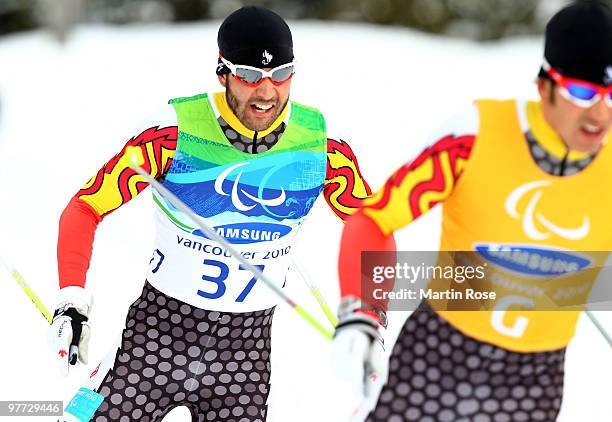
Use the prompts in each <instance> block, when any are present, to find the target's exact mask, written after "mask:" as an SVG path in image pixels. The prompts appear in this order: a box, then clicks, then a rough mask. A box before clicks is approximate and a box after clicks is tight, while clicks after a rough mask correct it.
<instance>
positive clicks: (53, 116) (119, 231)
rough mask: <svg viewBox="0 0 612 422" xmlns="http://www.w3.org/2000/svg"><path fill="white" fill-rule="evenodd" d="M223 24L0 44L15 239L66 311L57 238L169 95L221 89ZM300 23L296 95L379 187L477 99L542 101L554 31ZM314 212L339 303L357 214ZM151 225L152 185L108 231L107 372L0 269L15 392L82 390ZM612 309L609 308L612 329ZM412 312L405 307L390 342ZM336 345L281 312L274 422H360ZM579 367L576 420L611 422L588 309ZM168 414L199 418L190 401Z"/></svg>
mask: <svg viewBox="0 0 612 422" xmlns="http://www.w3.org/2000/svg"><path fill="white" fill-rule="evenodd" d="M218 24H219V22H210V23H198V24H190V25H181V26H176V25H175V26H146V27H124V28H110V27H94V26H86V27H81V28H78V29H77V31H76V32H74V33H73V35H72V37H71V38H70V39H69V40H68V42H67V43H66V44H65V45H63V46H62V45H58V44H56V43H55V42H54V41H53V40H52V39H51V37H50V36H48V35H47V34H45V33H41V32H32V33H27V34H20V35H15V36H10V37H4V38H2V39H0V98H1V102H2V105H1V112H0V193H1V196H0V198H1V199H0V201H1V204H2V206H1V207H0V249H1V250H3V251H4V253H5V254H6V256H7V257H9V259H10V260H12V261H13V263H14V264H15V266H16V267H17V268H18V269H19V270H20V271H21V272H22V274H23V275H24V276H25V278H26V279H27V280H28V281H29V283H30V284H31V286H32V287H33V288H34V290H35V291H36V292H37V293H38V294H39V295H40V296H41V298H42V299H43V301H44V302H45V303H46V304H47V305H48V306H49V307H51V306H52V305H53V302H54V294H55V290H56V288H57V287H56V286H57V271H56V264H55V242H56V237H57V222H58V218H59V215H60V213H61V211H62V210H63V207H64V206H65V204H66V203H67V201H68V199H69V198H70V196H71V195H73V194H74V193H75V192H76V190H77V189H78V188H79V187H80V186H81V185H82V184H83V183H84V182H85V181H87V179H88V178H89V177H90V176H91V175H92V174H93V173H94V172H95V171H96V170H97V169H98V167H99V166H100V165H101V164H102V163H103V162H104V161H106V160H107V159H108V158H109V157H111V156H112V155H113V154H114V153H115V152H117V151H118V150H119V149H120V147H121V146H122V145H123V144H124V142H125V141H126V137H127V136H130V135H131V134H132V133H131V128H132V127H133V126H134V124H135V123H137V122H138V121H139V120H141V119H142V118H143V117H144V116H146V115H147V114H149V113H150V112H152V111H154V110H155V109H157V108H158V107H159V106H160V105H161V104H163V103H165V102H166V101H167V99H168V98H171V97H176V96H183V95H191V94H194V93H197V92H203V91H211V90H216V89H218V82H217V80H216V77H215V75H214V68H215V64H216V57H217V56H216V55H217V49H216V31H217V28H218ZM291 26H292V28H293V32H294V40H295V53H296V57H297V59H298V61H299V67H298V72H297V73H296V76H295V78H294V79H293V90H292V97H293V98H294V99H296V100H299V101H300V102H302V103H305V104H312V105H317V106H318V107H319V108H321V109H322V110H324V111H325V112H326V114H327V116H328V117H327V118H328V123H329V126H330V130H331V131H333V133H339V134H341V135H342V136H343V137H344V138H345V139H349V140H350V142H351V145H352V146H353V149H354V150H355V151H356V153H357V154H358V156H359V157H360V162H361V168H362V171H363V173H364V175H366V177H367V179H368V180H369V182H370V184H371V185H372V186H373V187H374V188H377V187H379V186H380V185H381V184H382V183H383V181H384V179H385V177H386V176H387V175H388V174H389V173H390V172H391V171H393V170H394V169H395V168H396V167H397V166H399V165H401V164H402V163H403V162H405V161H406V160H408V159H410V158H411V157H413V156H414V155H415V154H416V153H417V152H418V151H419V150H420V149H421V148H422V146H423V143H424V140H425V138H426V135H427V134H428V133H429V132H430V131H432V130H435V128H436V124H438V123H439V122H440V121H441V120H443V119H444V118H445V117H446V116H448V115H449V114H451V113H453V112H454V111H456V110H457V109H459V108H461V107H462V106H464V105H466V104H468V103H469V101H470V100H471V99H473V98H478V97H534V96H535V95H536V90H535V85H534V83H533V80H534V77H535V75H536V73H537V69H538V66H539V63H540V59H541V54H542V40H541V39H539V38H528V39H517V40H512V41H505V42H502V43H494V44H485V45H477V44H474V43H472V42H467V41H458V40H452V39H448V38H442V37H432V36H428V35H423V34H420V33H415V32H413V31H409V30H406V29H400V28H380V27H375V26H368V25H340V24H332V23H327V24H323V23H318V22H317V23H315V22H299V23H297V22H296V23H293V24H292V25H291ZM334 128H337V129H334ZM439 211H440V210H439V208H438V209H436V210H434V211H433V212H431V213H430V214H429V215H427V216H425V217H423V218H422V219H421V220H419V221H418V222H417V223H415V224H414V225H412V226H411V227H409V228H407V229H405V230H403V231H402V232H401V233H400V234H399V236H398V238H399V245H400V247H401V248H404V249H415V250H419V249H420V250H429V249H431V250H435V249H436V248H437V245H438V237H439V228H438V225H439V220H440V212H439ZM313 214H314V215H313V216H312V218H311V220H310V221H309V222H308V223H307V224H306V227H305V228H304V229H303V231H302V239H301V242H300V243H299V245H298V247H297V254H298V256H299V259H300V260H301V261H302V262H303V263H304V264H305V265H307V266H308V268H309V272H310V273H311V274H313V275H314V276H315V277H316V279H315V280H314V281H315V282H316V283H317V284H319V286H320V287H321V288H322V290H323V292H324V294H325V295H326V297H327V298H328V300H329V302H330V303H331V305H332V307H333V308H335V307H336V305H337V302H338V287H337V281H336V271H335V260H336V255H337V240H338V236H339V235H340V230H341V224H340V223H339V221H337V219H336V218H335V217H334V216H333V215H332V214H331V213H330V212H329V211H328V210H327V209H326V206H325V203H324V201H322V200H321V201H320V202H318V204H317V206H316V207H315V209H314V212H313ZM152 227H153V224H152V201H151V198H150V194H149V193H148V192H147V193H145V194H142V195H141V196H140V197H139V198H137V199H136V200H134V201H132V203H130V204H129V205H127V206H125V207H123V208H122V209H121V210H120V211H119V212H117V213H115V214H113V215H111V216H109V217H108V218H107V219H106V220H105V222H104V223H102V225H101V226H100V229H99V231H98V234H97V237H96V242H95V246H94V256H93V260H92V264H91V269H90V271H89V279H88V280H89V281H88V287H89V288H90V289H91V291H92V292H93V293H94V295H95V306H94V308H93V313H92V324H93V338H92V342H91V347H90V349H91V352H90V355H91V356H90V359H91V362H92V365H90V367H89V368H80V369H78V370H74V371H73V373H71V376H70V377H69V378H68V379H60V378H59V377H58V375H57V373H56V370H55V368H54V367H53V366H52V364H53V362H52V360H51V358H50V356H49V353H48V351H47V349H46V343H45V335H46V326H45V323H44V320H43V319H42V317H41V316H40V315H39V314H38V313H37V311H36V309H35V308H34V307H33V306H32V305H31V303H30V302H29V301H28V299H27V298H26V296H25V295H23V294H22V293H21V292H20V291H19V288H18V287H17V285H16V284H15V283H14V282H13V281H12V280H11V278H10V277H9V275H8V274H6V273H5V272H4V271H2V270H0V321H1V323H0V324H1V325H0V327H1V328H2V330H1V333H0V338H1V342H0V400H26V399H30V400H68V399H70V398H71V397H72V394H73V393H74V391H76V390H77V388H78V386H79V385H80V383H81V382H82V380H83V379H84V378H85V377H86V376H87V375H88V373H89V370H90V369H91V368H92V367H93V366H94V365H95V362H97V361H98V360H99V359H101V358H102V357H103V356H104V355H105V354H106V352H107V350H108V348H109V347H110V346H111V344H112V342H113V341H114V340H115V338H116V336H117V335H118V333H119V332H120V329H121V327H122V325H123V322H124V319H125V315H126V312H127V308H128V306H129V305H130V303H131V302H132V301H133V300H134V299H135V298H136V297H137V296H138V295H139V292H140V289H141V288H142V284H143V280H144V274H145V268H146V265H147V262H148V257H149V255H150V249H151V243H152V239H153V233H152ZM291 280H292V281H293V282H292V283H290V284H289V289H290V293H291V294H292V295H293V296H294V297H295V298H297V299H298V301H299V302H300V303H303V304H304V305H305V306H306V307H307V308H308V309H309V310H311V311H312V312H314V313H316V314H317V315H318V316H319V317H320V319H321V320H323V319H324V317H323V315H322V314H321V313H320V311H319V310H318V308H317V305H316V303H315V302H314V300H313V299H312V298H311V297H310V296H309V293H308V291H307V289H306V287H305V286H304V284H303V283H301V281H300V280H299V278H298V277H297V276H295V275H293V276H292V277H291ZM611 314H612V313H599V316H600V318H601V319H602V321H603V322H604V323H605V325H606V327H607V328H608V330H611V331H612V315H611ZM405 317H406V314H403V313H393V314H392V315H391V324H392V326H391V329H390V337H391V338H390V340H392V339H393V337H394V335H396V333H397V331H398V330H399V327H400V326H401V324H402V323H403V320H404V318H405ZM329 349H330V348H329V343H328V342H326V341H325V340H324V339H323V338H321V336H319V334H318V333H316V332H314V331H313V330H312V329H311V328H310V327H308V326H307V325H306V324H305V323H303V322H302V321H301V320H300V319H299V318H298V317H296V316H295V315H294V314H293V313H292V311H291V310H289V309H288V308H287V307H284V306H280V307H279V309H278V311H277V314H276V317H275V322H274V343H273V354H272V359H273V379H272V385H273V386H272V394H271V399H270V403H271V409H270V418H269V420H271V421H275V422H286V421H292V422H300V421H312V420H321V421H330V422H336V421H344V420H346V419H347V415H348V414H349V413H350V411H351V410H352V406H353V405H354V403H352V402H351V399H350V395H349V394H347V393H346V389H345V387H344V386H343V385H342V384H341V383H339V382H338V381H336V379H335V378H334V376H333V373H332V368H331V365H330V363H329ZM566 370H567V375H566V395H565V400H564V404H563V411H562V417H561V420H562V421H565V422H574V421H590V422H598V421H609V420H610V418H611V416H610V415H612V401H610V400H609V393H610V391H611V390H612V350H610V348H609V347H608V346H607V345H606V344H605V343H604V341H603V340H602V338H601V337H600V336H599V334H598V333H597V332H596V331H595V329H594V328H593V326H592V325H590V323H589V322H588V321H587V320H586V318H584V317H582V318H581V320H580V323H579V325H578V330H577V334H576V337H575V339H574V340H573V341H572V343H571V345H570V347H569V351H568V357H567V367H566ZM0 419H1V418H0ZM27 419H28V418H24V419H21V420H27ZM32 420H41V419H40V418H36V419H34V418H32ZM166 420H167V421H177V422H178V421H187V420H189V418H188V416H187V412H186V411H185V410H184V409H178V410H176V411H173V412H172V413H171V414H170V415H169V416H167V418H166Z"/></svg>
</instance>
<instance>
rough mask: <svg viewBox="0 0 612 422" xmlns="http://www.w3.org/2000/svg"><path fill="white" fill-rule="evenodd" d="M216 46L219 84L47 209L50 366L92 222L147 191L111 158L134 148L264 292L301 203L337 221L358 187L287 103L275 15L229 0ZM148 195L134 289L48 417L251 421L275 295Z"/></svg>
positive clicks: (79, 279)
mask: <svg viewBox="0 0 612 422" xmlns="http://www.w3.org/2000/svg"><path fill="white" fill-rule="evenodd" d="M218 42H219V55H218V65H217V74H218V75H219V81H220V83H221V85H222V86H224V87H225V88H226V90H225V91H224V92H223V91H222V92H216V93H214V94H199V95H195V96H193V97H188V98H175V99H172V100H170V105H168V106H167V107H165V108H164V109H163V110H161V111H160V113H158V114H157V115H155V116H153V117H152V119H151V121H150V122H147V124H145V125H143V126H142V127H140V128H138V130H136V131H135V132H134V133H132V134H130V135H129V136H127V137H126V139H129V141H128V142H127V144H126V146H125V148H124V149H123V150H122V151H120V152H119V153H118V154H117V155H116V156H115V157H113V158H112V159H110V160H109V161H108V162H107V163H106V164H105V165H104V166H103V167H102V168H101V169H100V170H99V171H98V172H97V173H96V174H95V175H94V176H93V177H92V178H91V179H90V181H89V182H88V183H87V184H86V185H85V186H84V187H83V188H82V189H81V190H79V192H78V193H77V194H76V195H75V196H74V197H73V198H72V199H71V201H70V203H69V204H68V206H67V207H66V209H65V211H64V213H63V214H62V217H61V221H60V228H59V237H58V269H59V276H60V287H61V289H60V292H59V297H58V305H57V307H56V311H55V316H54V319H53V325H52V328H51V336H50V337H51V345H52V348H53V355H54V356H55V359H56V361H57V362H58V365H59V368H60V370H61V371H62V373H63V374H65V375H67V374H68V371H69V368H70V365H74V364H76V363H77V361H81V362H84V363H86V361H87V342H88V340H89V332H90V328H89V327H90V325H89V321H88V317H89V310H90V308H91V296H90V294H89V292H88V291H87V290H85V275H86V272H87V268H88V265H89V260H90V257H91V251H92V244H93V238H94V233H95V230H96V227H97V224H98V223H99V222H100V221H101V220H102V219H103V218H104V217H105V216H106V215H108V214H110V213H111V212H112V211H114V210H115V209H117V208H119V207H120V206H122V205H124V204H125V203H127V202H128V201H129V200H130V199H132V198H133V197H135V196H136V195H138V193H140V192H141V191H142V190H143V189H144V188H145V187H146V186H147V183H145V180H144V179H143V178H141V176H139V175H138V174H136V173H135V172H134V171H133V170H132V169H131V168H130V167H129V162H130V161H129V159H128V160H123V159H122V157H124V156H126V155H127V157H129V154H132V153H133V152H132V151H134V149H136V150H137V151H140V153H141V154H142V156H143V161H144V163H143V164H142V165H141V167H142V168H143V169H144V171H148V172H149V174H150V175H151V176H152V177H154V178H156V179H158V180H159V181H160V182H161V183H163V184H164V186H165V187H166V188H167V189H169V190H170V191H172V192H173V193H174V195H175V196H177V197H178V198H179V199H181V200H182V201H183V202H184V203H186V204H187V205H188V206H189V207H191V209H192V210H193V212H194V213H195V214H197V215H198V217H199V218H200V219H201V220H202V221H203V222H205V223H206V224H207V225H208V226H209V227H212V228H214V230H215V231H216V232H217V234H218V235H219V236H221V237H223V238H225V240H226V241H227V242H229V243H231V244H232V246H233V248H234V249H235V250H237V251H238V252H239V253H240V255H241V256H242V257H243V258H244V259H246V260H248V261H249V262H251V263H252V264H253V265H254V266H257V267H259V268H260V270H261V271H262V272H264V274H266V275H267V276H268V278H269V279H270V280H272V281H273V282H275V283H278V285H277V287H278V288H279V289H282V288H283V287H284V286H285V285H284V282H285V277H286V275H287V271H288V269H289V266H290V252H291V249H292V248H293V245H294V242H295V240H296V234H297V232H298V230H299V228H300V226H301V225H302V224H303V222H304V220H305V218H306V217H307V215H308V214H309V212H310V210H311V209H312V206H313V204H314V202H315V200H316V198H317V197H318V196H319V195H320V194H321V193H323V195H324V196H325V199H326V200H327V203H328V204H329V206H330V207H331V209H332V210H333V211H334V213H335V214H336V215H337V216H338V217H340V219H341V220H344V219H345V218H346V217H347V216H348V215H349V214H350V213H352V212H353V210H355V209H356V208H357V206H358V204H359V203H360V200H361V199H363V198H364V197H366V196H367V195H369V194H370V190H369V187H368V185H367V184H366V183H365V181H364V180H363V178H362V177H361V174H360V172H359V167H358V165H357V161H356V158H355V156H354V154H353V153H352V151H351V149H350V147H349V146H348V144H347V143H346V142H344V141H342V140H339V139H338V140H334V139H332V138H330V137H329V135H328V134H327V130H326V122H325V119H324V117H323V114H322V113H321V112H320V111H318V110H317V109H315V108H312V107H308V106H305V105H301V104H299V103H297V102H293V101H289V91H290V87H291V78H292V76H293V74H294V69H295V64H294V62H293V43H292V39H291V32H290V30H289V27H288V26H287V24H286V23H285V22H284V21H283V19H282V18H281V17H280V16H278V15H277V14H275V13H274V12H272V11H270V10H267V9H264V8H261V7H255V6H250V7H243V8H241V9H239V10H237V11H236V12H234V13H232V14H231V15H230V16H229V17H228V18H227V19H226V20H225V21H224V22H223V24H222V25H221V28H220V29H219V37H218ZM211 53H212V52H211ZM127 157H126V158H127ZM153 197H154V200H155V204H156V239H155V245H154V247H153V255H152V258H151V261H150V268H149V271H148V274H147V276H146V282H145V286H144V290H143V292H142V295H141V296H140V298H138V299H137V300H136V301H135V302H134V303H133V305H132V306H131V308H130V310H129V313H128V318H127V321H126V327H125V329H124V331H123V335H122V338H121V339H120V341H119V342H118V343H117V345H116V347H114V349H113V350H111V352H110V354H109V355H108V358H107V359H105V360H104V361H103V362H101V363H100V365H98V367H97V368H96V369H95V370H94V372H93V373H92V375H91V377H90V379H89V380H88V382H87V384H86V386H84V387H83V388H82V389H81V390H80V391H79V393H77V395H76V396H75V398H74V399H73V400H72V401H71V402H70V404H69V405H68V406H67V408H66V411H65V414H64V417H63V418H64V420H65V421H77V420H78V421H89V420H92V421H95V422H106V421H110V420H112V421H119V420H121V421H124V420H127V421H140V422H152V421H160V420H161V419H162V418H163V417H164V415H166V414H167V413H168V412H169V411H170V410H171V409H172V408H174V407H175V406H187V407H188V408H189V410H190V412H191V415H192V420H193V421H194V422H195V421H197V422H201V421H228V422H229V421H241V422H256V421H259V422H263V421H264V420H265V419H266V414H267V400H268V393H269V389H270V368H271V366H270V352H271V327H272V318H273V314H274V309H275V306H276V304H277V303H278V302H279V297H278V296H277V295H276V294H274V292H273V291H272V289H270V288H268V287H267V286H265V284H264V283H263V282H258V280H257V278H256V277H254V276H253V274H251V273H250V272H249V271H248V270H246V269H245V268H243V267H242V265H240V262H239V261H238V260H237V259H236V258H235V257H233V256H232V254H230V253H229V252H228V250H226V248H225V247H224V246H223V245H222V244H219V243H217V242H215V241H213V240H210V239H208V238H207V237H206V236H205V235H204V234H203V233H202V232H200V230H198V229H197V228H196V227H194V224H193V221H192V220H191V219H190V218H189V216H187V215H185V214H183V213H182V212H181V211H179V210H177V209H176V208H175V207H173V206H172V205H171V204H170V203H169V202H168V200H167V199H166V198H165V197H164V196H163V195H161V194H159V193H158V192H157V191H154V192H153ZM303 329H307V328H306V327H303Z"/></svg>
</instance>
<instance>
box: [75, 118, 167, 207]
mask: <svg viewBox="0 0 612 422" xmlns="http://www.w3.org/2000/svg"><path fill="white" fill-rule="evenodd" d="M177 136H178V128H177V127H176V126H171V127H164V128H159V127H150V128H148V129H146V130H145V131H144V132H142V133H141V134H140V135H138V136H136V137H134V138H132V139H130V140H129V141H128V142H127V144H126V145H125V146H124V147H123V149H122V150H121V152H119V154H117V155H115V156H114V157H113V158H111V159H110V160H109V161H108V162H107V163H106V164H104V165H103V166H102V168H100V170H98V172H97V173H96V174H95V175H94V176H93V177H92V178H91V179H90V180H89V181H88V182H87V183H86V184H85V186H83V187H82V188H81V190H79V192H78V193H77V194H76V196H77V198H79V199H80V200H82V201H84V202H85V203H87V204H88V205H89V206H90V207H91V208H93V209H94V210H95V211H96V213H97V214H98V215H99V216H100V217H101V218H104V217H105V216H106V215H108V214H110V213H111V212H113V211H114V210H116V209H117V208H119V207H120V206H121V205H123V204H125V203H127V202H128V201H129V200H130V199H132V198H134V197H136V196H137V195H138V194H139V193H140V192H142V191H143V190H144V189H145V188H146V187H147V186H148V185H149V184H148V183H147V182H146V180H145V178H144V177H142V176H140V175H139V174H138V173H136V171H134V170H133V169H132V168H130V167H129V166H128V165H127V163H126V162H125V161H121V158H122V157H123V156H124V155H125V151H126V149H127V148H128V147H139V148H140V150H141V151H142V156H143V157H144V160H145V162H144V164H142V165H141V167H142V169H143V170H144V171H146V172H147V173H149V174H150V175H151V176H153V177H154V178H156V179H157V178H159V177H161V176H163V175H164V174H166V172H167V171H168V169H169V168H170V164H172V157H173V156H174V150H175V149H176V139H177Z"/></svg>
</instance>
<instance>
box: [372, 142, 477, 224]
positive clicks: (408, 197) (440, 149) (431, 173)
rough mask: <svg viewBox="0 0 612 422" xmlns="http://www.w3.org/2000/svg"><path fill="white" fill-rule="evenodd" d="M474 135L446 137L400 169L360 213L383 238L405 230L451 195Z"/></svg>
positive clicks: (465, 161) (469, 150) (467, 156)
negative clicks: (404, 228)
mask: <svg viewBox="0 0 612 422" xmlns="http://www.w3.org/2000/svg"><path fill="white" fill-rule="evenodd" d="M474 138H475V136H474V135H463V136H455V135H447V136H445V137H443V138H441V139H440V140H438V141H437V142H436V143H434V144H433V145H432V146H431V147H429V148H427V149H425V151H423V152H422V153H421V154H420V155H419V156H418V157H417V158H416V159H415V160H414V161H412V162H411V163H408V164H405V165H404V166H402V167H400V168H399V169H398V170H397V171H396V172H395V173H393V175H391V177H390V178H389V179H388V180H387V182H386V183H385V185H384V186H383V188H382V189H380V190H379V191H378V192H377V193H376V194H375V195H373V196H372V197H370V198H368V199H367V200H365V201H364V204H363V213H364V214H365V215H366V216H368V217H369V218H370V219H372V220H373V221H374V222H375V223H376V225H377V226H378V228H379V229H380V230H381V232H382V233H383V234H385V235H388V234H391V233H392V232H394V231H395V230H397V229H399V228H401V227H404V226H406V225H407V224H409V223H410V222H412V221H414V220H416V219H417V218H418V217H419V216H421V215H422V214H424V213H426V212H427V211H429V210H430V209H432V208H433V207H434V206H435V205H436V204H437V203H439V202H441V201H444V200H445V199H446V198H448V197H449V196H450V194H451V193H452V191H453V189H454V187H455V184H456V183H457V180H459V177H460V175H461V173H462V172H463V169H464V167H465V165H466V163H467V161H468V158H469V156H470V152H471V151H472V145H473V143H474Z"/></svg>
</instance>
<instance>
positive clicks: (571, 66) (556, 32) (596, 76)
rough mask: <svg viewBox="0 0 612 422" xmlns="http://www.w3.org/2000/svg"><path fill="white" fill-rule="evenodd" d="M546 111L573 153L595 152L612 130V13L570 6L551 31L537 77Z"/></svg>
mask: <svg viewBox="0 0 612 422" xmlns="http://www.w3.org/2000/svg"><path fill="white" fill-rule="evenodd" d="M538 90H539V92H540V96H541V98H542V112H543V114H544V117H545V119H546V121H547V122H548V123H549V125H550V126H551V127H552V128H553V129H554V130H555V131H556V132H557V133H558V134H559V136H561V138H562V139H563V141H564V142H565V143H566V144H567V146H568V147H569V148H570V149H573V150H577V151H583V152H595V151H597V149H598V148H599V147H600V146H601V144H602V142H604V140H605V139H606V136H607V135H608V132H609V130H610V127H611V126H612V11H610V9H609V8H608V7H607V6H605V5H602V4H599V3H596V2H587V1H581V2H577V3H574V4H572V5H570V6H567V7H565V8H564V9H562V10H561V11H559V12H558V13H557V14H555V16H553V17H552V19H551V20H550V22H548V25H547V26H546V38H545V47H544V63H543V65H542V68H541V69H540V74H539V78H538Z"/></svg>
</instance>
